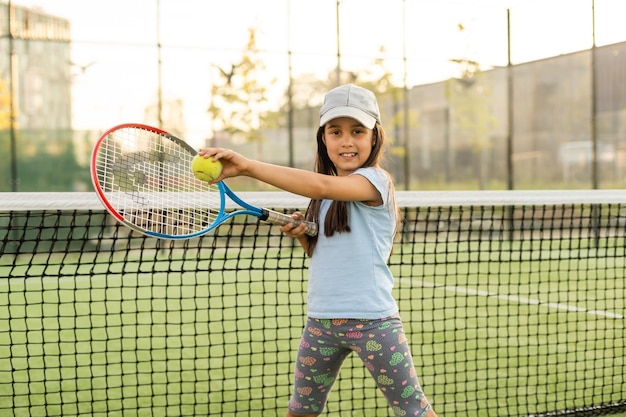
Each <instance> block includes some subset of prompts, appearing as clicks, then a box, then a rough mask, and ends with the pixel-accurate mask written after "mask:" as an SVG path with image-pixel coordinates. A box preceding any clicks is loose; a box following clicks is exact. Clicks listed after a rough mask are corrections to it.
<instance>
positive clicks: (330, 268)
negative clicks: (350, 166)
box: [308, 168, 398, 319]
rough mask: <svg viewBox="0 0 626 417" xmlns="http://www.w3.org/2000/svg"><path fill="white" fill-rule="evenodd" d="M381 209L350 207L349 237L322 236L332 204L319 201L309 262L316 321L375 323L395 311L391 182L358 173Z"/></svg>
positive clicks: (373, 171)
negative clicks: (378, 198) (390, 262)
mask: <svg viewBox="0 0 626 417" xmlns="http://www.w3.org/2000/svg"><path fill="white" fill-rule="evenodd" d="M351 175H362V176H364V177H365V178H367V179H368V180H369V181H370V182H371V183H372V184H373V185H374V187H376V189H377V190H378V192H379V193H380V195H381V197H382V200H383V204H382V205H380V206H376V207H372V206H368V205H366V204H363V203H360V202H349V203H348V223H349V225H350V232H343V233H337V232H335V233H334V234H333V236H331V237H326V236H324V219H325V217H326V213H327V212H328V208H329V207H330V204H331V201H330V200H323V201H322V204H321V208H320V225H319V234H318V238H317V239H318V240H317V245H316V246H315V251H314V252H313V256H312V257H311V260H310V263H309V289H308V315H309V317H314V318H325V319H326V318H352V319H379V318H384V317H389V316H391V315H393V314H395V313H397V312H398V306H397V303H396V301H395V300H394V298H393V297H392V295H391V290H392V288H393V284H394V282H393V275H392V274H391V271H390V270H389V267H388V266H387V260H388V259H389V255H390V254H391V249H392V246H393V237H394V231H395V228H396V215H397V213H396V211H395V204H394V198H395V196H394V195H393V194H392V193H390V192H391V190H392V188H391V179H390V178H389V177H388V176H387V174H386V173H385V172H384V171H383V170H381V169H378V168H360V169H358V170H356V171H355V172H353V173H352V174H351Z"/></svg>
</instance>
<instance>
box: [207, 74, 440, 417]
mask: <svg viewBox="0 0 626 417" xmlns="http://www.w3.org/2000/svg"><path fill="white" fill-rule="evenodd" d="M386 141H387V138H386V135H385V132H384V130H383V128H382V126H381V121H380V112H379V109H378V103H377V102H376V97H375V96H374V94H373V93H372V92H371V91H369V90H366V89H364V88H361V87H358V86H355V85H352V84H348V85H342V86H340V87H337V88H335V89H333V90H331V91H329V92H328V93H327V94H326V97H325V98H324V104H323V105H322V107H321V109H320V123H319V130H318V132H317V157H316V161H315V172H310V171H305V170H299V169H295V168H288V167H283V166H277V165H271V164H267V163H263V162H260V161H255V160H250V159H247V158H245V157H243V156H242V155H240V154H237V153H235V152H233V151H231V150H227V149H220V148H208V149H201V150H200V155H202V156H204V157H205V158H213V159H214V160H220V161H221V162H222V165H223V169H222V174H221V175H220V177H218V178H217V179H216V180H215V182H217V181H221V180H223V179H225V178H229V177H234V176H241V175H245V176H249V177H252V178H255V179H257V180H260V181H263V182H266V183H268V184H271V185H273V186H276V187H278V188H281V189H283V190H286V191H289V192H292V193H296V194H300V195H303V196H306V197H309V198H311V202H310V204H309V207H308V209H307V211H306V213H305V215H302V214H301V213H298V212H296V213H294V214H293V218H294V220H301V219H304V218H306V219H307V220H310V221H315V222H317V223H318V225H319V233H318V235H317V236H315V237H309V236H307V235H305V233H304V232H305V228H304V226H303V225H298V226H295V225H294V224H289V225H286V226H282V227H281V229H280V230H281V231H282V232H283V233H285V234H287V235H288V236H290V237H292V238H295V239H298V241H299V242H300V244H301V245H302V247H303V248H304V250H305V251H306V253H307V255H308V256H309V257H310V264H309V290H308V301H307V307H308V319H307V323H306V325H305V328H304V332H303V335H302V339H301V341H300V347H299V349H298V353H297V358H296V363H295V372H294V374H295V383H294V390H293V394H292V396H291V399H290V401H289V409H288V411H287V414H286V417H303V416H317V415H320V414H321V413H322V411H323V409H324V406H325V405H326V400H327V398H328V394H329V393H330V390H331V388H332V385H333V383H334V381H335V379H336V378H337V375H338V374H339V370H340V369H341V366H342V364H343V362H344V360H345V359H346V358H347V356H348V355H349V354H351V353H352V352H355V353H357V354H358V355H359V357H360V358H361V360H362V361H363V363H364V365H365V367H366V368H367V369H368V370H369V371H370V373H371V375H372V377H373V378H374V379H375V381H376V384H377V386H378V387H379V389H380V390H381V391H382V393H383V395H384V396H385V397H386V399H387V401H388V403H389V405H390V407H391V408H392V410H393V412H394V413H395V415H396V416H407V417H408V416H423V417H436V414H435V412H434V411H433V410H432V408H431V405H430V403H429V401H428V400H427V399H426V396H425V395H424V392H423V391H422V388H421V386H420V383H419V380H418V378H417V375H416V372H415V367H414V365H413V359H412V357H411V353H410V351H409V344H408V342H407V338H406V336H405V334H404V330H403V327H402V321H401V320H400V316H399V315H398V306H397V303H396V301H395V300H394V299H393V297H392V295H391V290H392V288H393V276H392V274H391V271H390V270H389V268H388V266H387V259H388V257H389V255H390V254H391V249H392V245H393V239H394V235H395V233H396V231H397V225H398V212H397V207H396V202H395V194H394V187H393V182H392V180H391V177H390V176H389V174H388V173H387V172H386V171H384V170H383V169H382V168H381V167H380V160H381V156H382V151H383V149H384V147H385V145H386Z"/></svg>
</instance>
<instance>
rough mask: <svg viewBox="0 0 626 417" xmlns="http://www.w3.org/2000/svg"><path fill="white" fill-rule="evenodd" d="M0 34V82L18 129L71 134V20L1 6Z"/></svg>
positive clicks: (16, 7) (31, 10) (5, 5)
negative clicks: (9, 93) (9, 94)
mask: <svg viewBox="0 0 626 417" xmlns="http://www.w3.org/2000/svg"><path fill="white" fill-rule="evenodd" d="M9 13H11V15H10V16H9ZM9 19H10V23H9ZM9 24H10V28H9ZM0 33H1V34H2V38H1V40H0V57H1V58H0V78H1V79H2V82H4V83H7V84H9V85H11V84H12V85H13V100H14V104H15V114H16V120H15V122H16V125H17V127H18V128H19V129H24V130H26V129H54V130H59V129H71V123H72V111H71V85H72V76H71V61H70V47H71V44H70V22H69V20H67V19H63V18H60V17H56V16H51V15H49V14H46V13H44V12H41V11H38V10H34V9H28V8H24V7H20V6H12V7H11V11H9V7H8V5H7V4H0ZM11 66H12V68H11Z"/></svg>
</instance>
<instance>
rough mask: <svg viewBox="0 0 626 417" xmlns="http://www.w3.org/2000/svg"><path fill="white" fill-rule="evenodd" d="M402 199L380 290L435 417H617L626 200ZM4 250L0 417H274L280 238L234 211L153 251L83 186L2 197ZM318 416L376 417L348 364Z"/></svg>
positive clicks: (293, 327)
mask: <svg viewBox="0 0 626 417" xmlns="http://www.w3.org/2000/svg"><path fill="white" fill-rule="evenodd" d="M243 197H244V199H245V200H246V201H250V202H252V203H253V204H261V205H263V206H264V207H268V208H274V209H276V210H278V211H285V212H291V211H293V210H294V209H296V208H302V207H303V206H306V200H304V199H302V198H297V197H294V196H291V195H287V194H284V193H249V194H245V193H244V194H243ZM399 203H400V206H401V207H400V208H401V211H402V216H403V226H402V231H401V233H400V234H399V236H398V238H397V243H396V246H395V248H394V253H393V255H392V257H391V259H390V261H389V262H390V266H391V268H392V270H393V272H394V274H395V276H396V287H395V296H396V299H397V300H398V304H399V307H400V312H401V315H402V318H403V321H404V324H405V329H406V331H407V335H408V338H409V341H410V343H411V346H412V353H413V356H414V359H415V363H416V367H417V371H418V374H419V375H420V379H421V382H422V385H423V386H424V389H425V391H426V393H427V395H428V396H429V398H430V400H431V401H432V402H433V404H434V406H435V408H436V410H437V412H438V413H439V415H441V416H446V417H450V416H548V415H601V414H615V413H618V412H626V376H625V375H626V349H625V344H626V324H625V323H626V301H625V300H626V289H625V287H626V278H625V275H626V239H625V238H626V193H625V192H623V191H585V192H581V191H572V192H567V191H549V192H545V191H535V192H531V191H515V192H513V191H511V192H505V191H503V192H497V191H494V192H417V193H414V192H400V193H399ZM0 238H1V239H0V415H3V416H4V415H14V416H22V415H28V416H73V415H75V416H78V415H81V416H82V415H94V416H105V415H106V416H115V415H119V416H164V415H167V416H196V415H197V416H207V415H211V416H235V415H237V416H241V415H250V416H261V415H262V416H282V415H283V413H284V410H285V407H286V404H287V400H288V398H289V396H290V390H291V380H292V377H291V374H292V361H293V359H294V357H295V349H296V348H297V345H298V342H299V337H300V335H301V331H302V327H303V325H304V317H305V314H306V306H305V300H306V289H307V280H306V275H307V274H306V269H307V258H306V256H305V255H304V253H303V252H302V250H301V249H300V248H298V246H297V244H295V243H294V242H293V241H292V240H291V239H289V238H287V237H285V236H282V235H281V234H280V232H279V231H278V228H277V227H275V226H274V227H272V226H270V225H267V224H265V223H262V222H259V221H257V219H255V218H252V217H246V216H238V217H236V218H235V219H233V220H232V221H231V222H229V223H227V224H225V225H222V226H220V227H219V228H218V229H216V230H215V231H214V232H212V233H211V234H210V235H208V236H205V237H200V238H196V239H192V240H186V241H162V240H157V239H154V238H149V237H145V236H141V235H138V234H136V233H134V232H132V233H131V232H130V231H129V230H128V229H127V228H125V227H123V226H120V225H118V224H116V223H115V222H114V220H113V218H112V217H111V216H109V215H107V214H106V213H105V212H104V210H103V209H102V206H101V205H100V203H99V201H98V200H97V198H96V196H95V195H94V194H92V193H66V194H64V193H54V194H52V193H3V194H1V195H0ZM338 255H339V256H349V253H346V254H338ZM326 412H327V413H326V415H328V416H345V415H350V416H376V417H378V416H386V415H392V414H391V410H390V408H389V407H388V406H387V404H386V403H385V401H384V399H383V397H382V395H381V394H380V393H379V392H377V390H376V388H375V385H374V381H373V380H372V379H371V377H370V376H369V374H368V373H367V370H366V369H365V367H363V366H362V364H361V363H360V361H359V359H358V357H357V356H356V355H352V356H351V357H350V358H349V359H348V361H347V362H346V364H345V365H344V368H343V370H342V373H341V375H340V377H339V379H338V380H337V382H336V384H335V387H334V389H333V391H332V393H331V396H330V400H329V403H328V405H327V410H326Z"/></svg>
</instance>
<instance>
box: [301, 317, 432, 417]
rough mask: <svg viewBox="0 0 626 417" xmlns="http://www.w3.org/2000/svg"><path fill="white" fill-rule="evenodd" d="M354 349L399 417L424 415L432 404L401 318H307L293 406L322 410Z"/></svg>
mask: <svg viewBox="0 0 626 417" xmlns="http://www.w3.org/2000/svg"><path fill="white" fill-rule="evenodd" d="M352 352H356V353H357V354H358V355H359V357H360V358H361V360H362V361H363V363H364V364H365V367H366V368H367V369H368V370H369V371H370V373H371V374H372V377H374V380H375V381H376V384H377V385H378V388H379V389H380V390H381V391H382V392H383V394H384V395H385V398H386V399H387V402H388V403H389V405H390V406H391V408H392V409H393V412H394V414H395V415H396V416H399V417H400V416H407V417H408V416H417V417H419V416H423V415H424V414H425V413H426V412H427V411H428V410H430V408H431V406H430V403H429V402H428V400H427V399H426V396H425V395H424V392H423V391H422V388H421V386H420V383H419V380H418V378H417V375H416V373H415V367H414V365H413V358H412V357H411V353H410V351H409V344H408V342H407V338H406V336H405V334H404V330H403V328H402V321H401V320H400V318H399V317H398V316H392V317H388V318H385V319H377V320H363V319H358V320H357V319H332V320H331V319H314V318H309V319H308V320H307V323H306V326H305V329H304V332H303V334H302V339H301V340H300V347H299V349H298V356H297V360H296V365H295V383H294V390H293V395H292V396H291V399H290V400H289V409H290V410H291V412H293V413H296V414H321V413H322V411H323V410H324V406H325V405H326V400H327V399H328V394H329V393H330V390H331V388H332V386H333V383H334V382H335V379H336V378H337V375H338V374H339V370H340V369H341V365H342V364H343V362H344V360H345V359H346V358H347V357H348V355H349V354H350V353H352Z"/></svg>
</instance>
